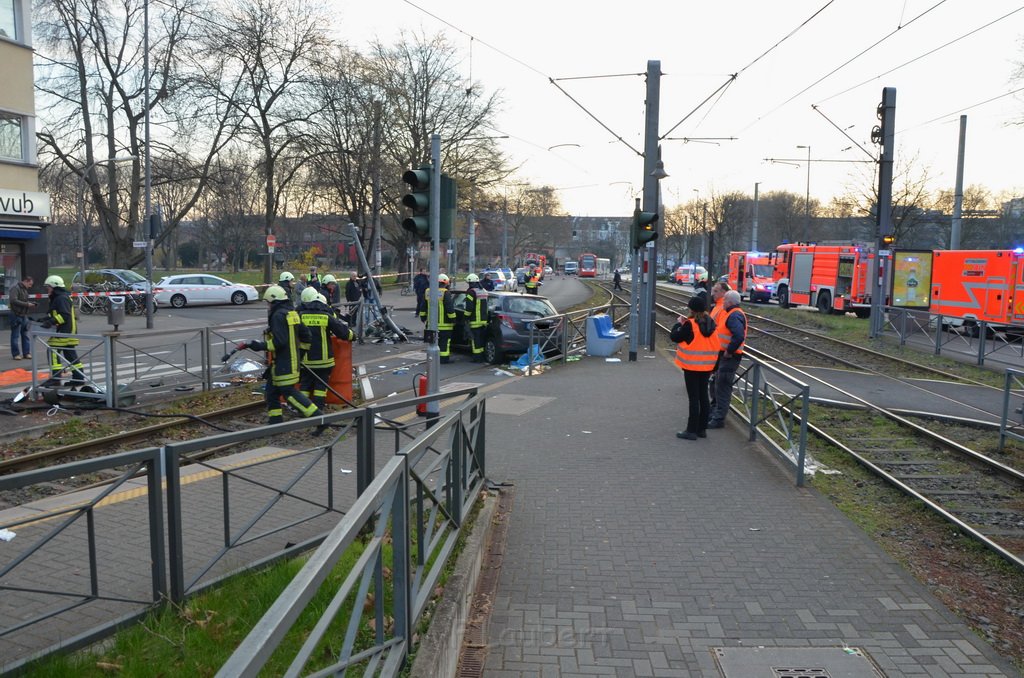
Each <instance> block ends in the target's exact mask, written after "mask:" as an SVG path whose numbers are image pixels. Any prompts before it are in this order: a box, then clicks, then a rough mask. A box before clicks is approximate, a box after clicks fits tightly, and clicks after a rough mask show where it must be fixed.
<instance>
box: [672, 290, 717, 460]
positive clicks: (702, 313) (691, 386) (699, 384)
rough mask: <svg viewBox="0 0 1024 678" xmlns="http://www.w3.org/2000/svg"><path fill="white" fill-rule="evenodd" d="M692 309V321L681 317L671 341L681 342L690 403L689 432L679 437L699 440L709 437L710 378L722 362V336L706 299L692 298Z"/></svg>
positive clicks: (678, 358)
mask: <svg viewBox="0 0 1024 678" xmlns="http://www.w3.org/2000/svg"><path fill="white" fill-rule="evenodd" d="M689 307H690V315H689V317H686V318H684V317H683V316H679V318H678V321H677V322H676V324H675V325H674V326H673V327H672V331H671V333H670V335H669V337H670V338H671V340H672V341H674V342H677V346H676V359H675V364H676V366H677V367H678V368H679V369H681V370H682V371H683V380H684V382H685V383H686V395H687V398H688V400H689V412H688V416H687V419H686V430H685V431H679V432H678V433H676V437H677V438H682V439H683V440H697V438H706V437H707V435H708V434H707V428H708V417H709V416H710V414H711V401H710V397H709V392H708V378H709V377H710V376H711V372H712V371H713V370H714V369H715V362H716V361H717V359H718V336H717V335H716V334H715V321H713V320H712V319H711V316H710V315H708V312H707V310H708V307H707V303H706V302H705V301H704V298H703V297H700V296H694V297H691V298H690V302H689Z"/></svg>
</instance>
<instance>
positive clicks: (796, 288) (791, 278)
mask: <svg viewBox="0 0 1024 678" xmlns="http://www.w3.org/2000/svg"><path fill="white" fill-rule="evenodd" d="M874 257H875V254H874V252H873V251H872V249H871V248H870V247H868V246H866V245H863V244H846V245H817V244H814V245H809V244H803V243H795V244H785V245H779V246H778V247H777V248H776V249H775V251H774V252H773V253H772V255H771V258H770V259H771V264H772V267H773V269H774V270H773V273H772V277H773V280H774V283H775V291H776V292H775V293H776V296H777V297H778V300H779V306H781V307H783V308H789V307H790V306H814V307H816V308H817V309H818V310H819V311H820V312H822V313H847V312H853V313H856V314H857V317H858V318H867V317H868V316H869V315H871V285H870V283H869V279H870V273H869V272H870V270H871V268H870V266H871V261H872V260H873V259H874Z"/></svg>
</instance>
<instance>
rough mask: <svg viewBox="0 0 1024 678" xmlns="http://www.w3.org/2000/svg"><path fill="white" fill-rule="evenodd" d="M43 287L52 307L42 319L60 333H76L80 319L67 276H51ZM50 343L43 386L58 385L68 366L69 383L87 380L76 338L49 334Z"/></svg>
mask: <svg viewBox="0 0 1024 678" xmlns="http://www.w3.org/2000/svg"><path fill="white" fill-rule="evenodd" d="M43 289H45V290H46V291H47V292H48V293H49V295H50V309H49V311H48V312H47V314H46V319H45V320H43V327H45V328H47V329H49V328H54V331H56V332H57V333H59V334H77V333H78V320H77V319H76V318H75V305H74V304H73V303H71V297H70V296H69V295H68V291H67V289H66V288H65V287H64V278H62V277H60V276H59V275H51V276H50V277H48V278H47V279H46V280H45V281H44V282H43ZM46 343H47V344H48V345H49V346H50V367H51V373H50V378H49V379H48V380H47V381H46V382H45V383H44V384H43V385H44V386H56V385H58V384H60V373H61V372H63V371H64V370H65V369H67V368H68V367H70V368H71V379H70V381H68V384H69V385H81V384H84V383H85V374H83V373H82V363H80V362H79V361H78V351H76V350H75V347H76V346H78V338H77V337H50V338H49V339H47V340H46Z"/></svg>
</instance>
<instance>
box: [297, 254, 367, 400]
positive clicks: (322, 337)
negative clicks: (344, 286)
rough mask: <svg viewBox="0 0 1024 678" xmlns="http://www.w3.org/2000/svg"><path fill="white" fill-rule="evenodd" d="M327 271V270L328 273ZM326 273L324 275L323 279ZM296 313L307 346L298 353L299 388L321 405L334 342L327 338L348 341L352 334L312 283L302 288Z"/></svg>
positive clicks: (351, 338)
mask: <svg viewBox="0 0 1024 678" xmlns="http://www.w3.org/2000/svg"><path fill="white" fill-rule="evenodd" d="M329 275H330V274H328V276H329ZM328 276H324V277H325V279H326V278H327V277H328ZM298 310H299V317H301V318H302V324H303V325H305V326H306V327H307V328H308V329H309V334H310V340H309V347H308V348H307V349H306V351H305V353H304V354H303V356H302V376H301V377H300V378H299V390H300V391H302V393H303V394H304V395H305V396H306V397H308V398H309V399H310V400H311V401H312V402H313V404H314V405H316V406H317V407H319V408H321V409H323V407H324V405H326V404H327V386H328V384H329V383H330V380H331V372H332V371H333V370H334V362H335V361H334V345H333V344H332V343H331V338H332V336H333V337H337V338H338V339H341V340H342V341H349V342H351V341H352V340H353V339H355V338H356V335H355V333H354V332H353V331H352V330H350V329H349V328H348V325H346V324H345V323H343V322H341V321H340V320H338V319H337V318H336V317H335V316H334V310H333V309H332V308H331V307H330V306H328V305H327V298H326V297H325V296H324V295H322V294H320V293H319V292H317V291H316V290H315V289H313V288H312V287H307V288H306V289H305V290H303V292H302V304H300V305H299V309H298Z"/></svg>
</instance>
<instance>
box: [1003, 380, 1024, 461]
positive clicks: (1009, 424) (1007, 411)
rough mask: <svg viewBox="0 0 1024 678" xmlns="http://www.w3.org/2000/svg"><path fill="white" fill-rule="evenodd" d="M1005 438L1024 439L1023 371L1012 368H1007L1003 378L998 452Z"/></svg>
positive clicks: (1004, 442)
mask: <svg viewBox="0 0 1024 678" xmlns="http://www.w3.org/2000/svg"><path fill="white" fill-rule="evenodd" d="M1014 403H1016V406H1014ZM1011 410H1012V415H1017V416H1012V415H1011ZM1007 438H1013V439H1014V440H1020V441H1024V371H1021V370H1015V369H1013V368H1007V370H1006V376H1005V378H1004V380H1003V414H1002V416H1001V417H1000V419H999V448H998V449H999V451H1000V452H1002V450H1003V446H1004V445H1005V444H1006V439H1007Z"/></svg>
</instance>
